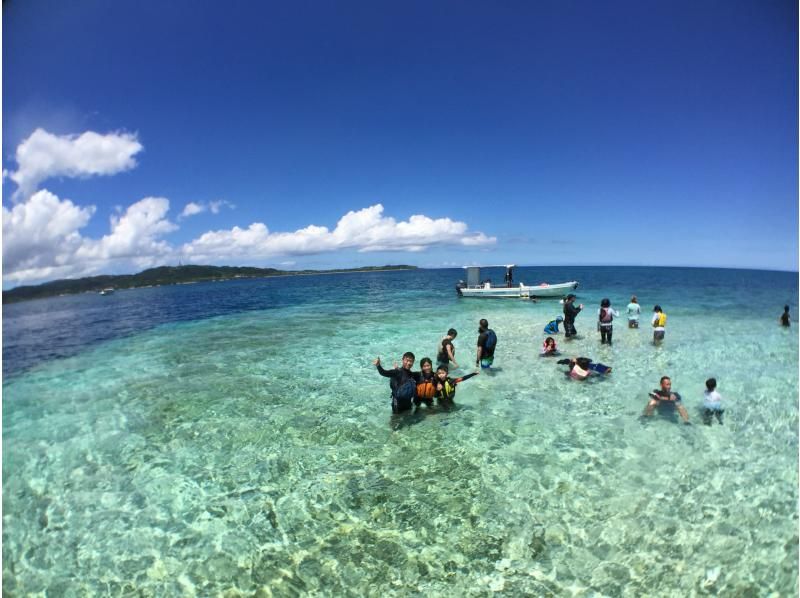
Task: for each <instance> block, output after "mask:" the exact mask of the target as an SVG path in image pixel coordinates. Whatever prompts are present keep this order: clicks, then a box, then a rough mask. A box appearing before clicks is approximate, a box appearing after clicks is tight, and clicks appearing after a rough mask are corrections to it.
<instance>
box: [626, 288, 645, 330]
mask: <svg viewBox="0 0 800 598" xmlns="http://www.w3.org/2000/svg"><path fill="white" fill-rule="evenodd" d="M627 311H628V328H638V327H639V315H640V314H641V313H642V307H641V306H640V305H639V301H638V300H637V299H636V295H634V296H633V297H631V302H630V303H628V310H627Z"/></svg>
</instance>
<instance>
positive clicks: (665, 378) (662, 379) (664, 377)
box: [659, 376, 672, 384]
mask: <svg viewBox="0 0 800 598" xmlns="http://www.w3.org/2000/svg"><path fill="white" fill-rule="evenodd" d="M664 380H672V378H670V377H669V376H661V380H659V382H660V383H661V384H663V383H664Z"/></svg>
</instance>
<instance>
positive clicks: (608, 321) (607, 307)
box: [597, 299, 619, 345]
mask: <svg viewBox="0 0 800 598" xmlns="http://www.w3.org/2000/svg"><path fill="white" fill-rule="evenodd" d="M618 317H619V314H618V313H617V311H616V310H614V309H611V301H610V300H609V299H603V300H602V301H601V302H600V309H599V310H598V311H597V327H598V329H599V330H600V344H601V345H605V344H606V343H608V344H609V345H610V344H611V334H612V333H613V332H614V318H618Z"/></svg>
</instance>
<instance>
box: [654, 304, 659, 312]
mask: <svg viewBox="0 0 800 598" xmlns="http://www.w3.org/2000/svg"><path fill="white" fill-rule="evenodd" d="M653 311H661V306H660V305H656V306H655V307H654V308H653Z"/></svg>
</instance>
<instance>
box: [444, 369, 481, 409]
mask: <svg viewBox="0 0 800 598" xmlns="http://www.w3.org/2000/svg"><path fill="white" fill-rule="evenodd" d="M447 374H448V370H447V366H443V365H442V366H439V367H438V368H437V370H436V402H437V403H438V404H439V405H442V406H445V407H447V406H451V405H452V404H453V399H455V397H456V386H457V385H458V384H459V383H461V382H463V381H464V380H469V379H470V378H472V377H473V376H477V375H478V374H479V372H472V373H471V374H467V375H466V376H461V377H460V378H450V377H449V376H448V375H447Z"/></svg>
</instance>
